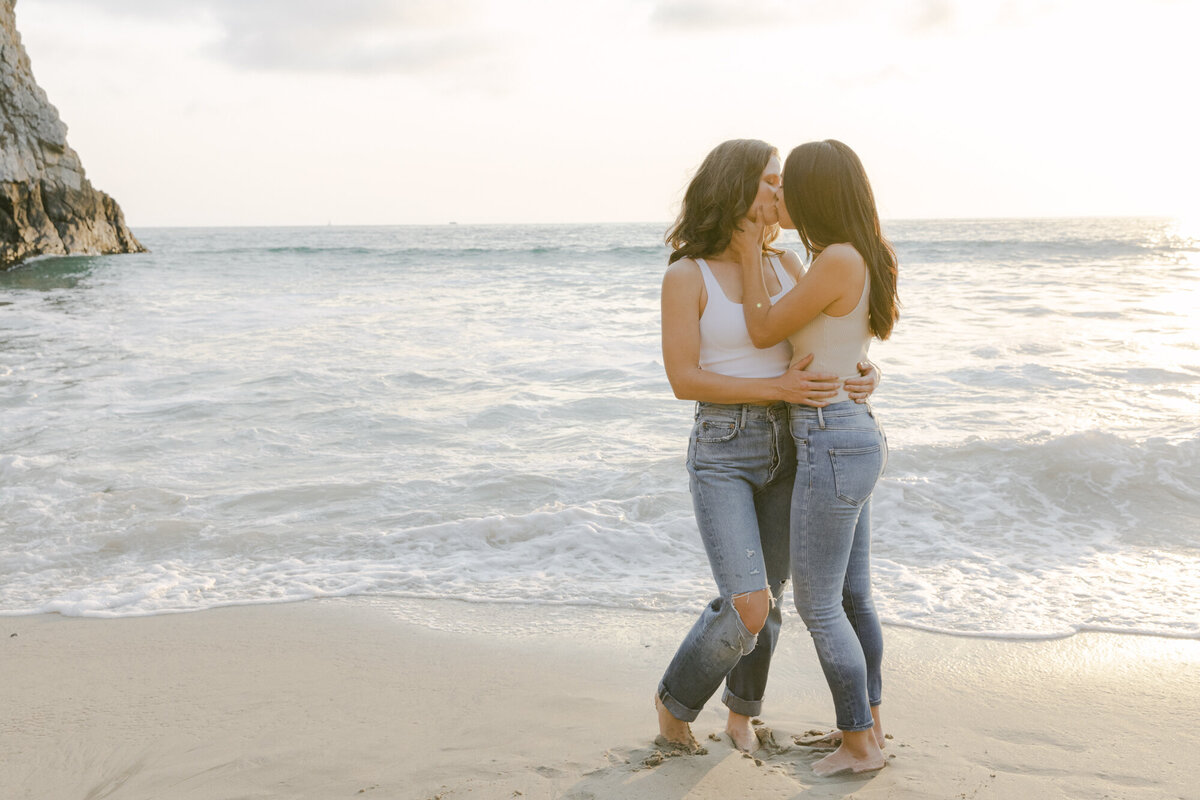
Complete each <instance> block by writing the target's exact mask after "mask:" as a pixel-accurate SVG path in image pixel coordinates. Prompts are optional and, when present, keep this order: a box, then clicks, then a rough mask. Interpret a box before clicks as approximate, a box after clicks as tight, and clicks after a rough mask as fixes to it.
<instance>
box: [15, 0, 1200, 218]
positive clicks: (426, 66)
mask: <svg viewBox="0 0 1200 800" xmlns="http://www.w3.org/2000/svg"><path fill="white" fill-rule="evenodd" d="M16 12H17V24H18V28H19V30H20V31H21V33H22V36H23V39H24V42H25V47H26V50H27V51H28V53H29V55H30V58H31V59H32V62H33V69H34V75H35V77H36V78H37V80H38V82H39V83H40V84H41V86H42V88H44V89H45V90H46V92H47V93H48V95H49V97H50V100H51V102H52V103H54V104H55V105H56V106H57V108H58V110H59V113H60V114H61V116H62V118H63V120H64V121H65V122H66V123H67V125H68V128H69V133H68V142H69V143H70V144H71V146H72V147H73V148H74V149H75V150H76V151H77V152H78V153H79V154H80V156H81V158H82V160H83V163H84V167H85V168H86V169H87V172H88V176H89V178H91V180H92V182H93V183H94V184H95V185H96V186H97V187H99V188H101V189H103V190H105V191H107V192H109V193H110V194H112V195H113V196H114V197H115V198H116V199H117V201H118V202H119V203H120V204H121V205H122V207H123V208H124V209H125V213H126V217H127V219H128V221H129V222H130V224H131V225H132V226H133V227H135V228H136V227H138V226H156V225H287V224H295V225H304V224H325V223H327V222H332V223H334V224H404V223H440V222H447V221H450V220H455V221H459V222H463V223H472V222H624V221H631V222H632V221H655V222H658V221H666V220H668V219H670V218H671V217H673V216H674V214H675V212H676V210H677V203H678V201H679V197H680V196H681V193H682V189H683V187H684V186H685V184H686V182H687V179H688V177H689V176H690V174H691V171H692V170H693V169H694V168H695V167H696V165H697V164H698V163H699V162H700V160H701V159H702V158H703V157H704V154H705V153H706V152H707V151H708V150H709V149H711V148H712V147H713V146H714V145H716V144H717V143H718V142H720V141H722V140H724V139H728V138H734V137H755V138H762V139H766V140H767V141H769V142H771V143H772V144H774V145H776V146H777V147H779V148H780V149H781V150H782V151H783V152H784V153H786V151H787V150H788V149H790V148H791V147H793V146H795V145H797V144H800V143H802V142H804V141H808V140H811V139H823V138H838V139H842V140H843V141H845V142H846V143H848V144H849V145H851V146H852V147H853V148H855V149H856V150H857V151H858V153H859V155H860V156H861V157H862V159H863V162H864V163H865V164H866V167H867V171H868V173H869V175H870V176H871V179H872V181H873V183H874V185H875V189H876V194H877V196H878V198H879V201H880V206H881V211H882V213H883V215H884V216H885V217H890V218H913V217H991V216H1005V217H1014V216H1043V215H1044V216H1074V215H1110V214H1111V215H1142V214H1153V215H1171V216H1184V217H1187V218H1190V219H1191V220H1192V221H1195V220H1196V219H1200V192H1198V191H1197V187H1198V184H1200V157H1198V156H1197V154H1196V150H1195V147H1196V145H1195V142H1196V140H1197V139H1198V138H1200V134H1198V133H1197V124H1196V122H1197V116H1200V115H1198V114H1197V111H1196V106H1197V99H1196V98H1197V88H1196V77H1197V67H1196V61H1195V56H1194V55H1193V54H1192V53H1193V49H1194V47H1195V44H1196V33H1197V31H1198V30H1200V3H1195V2H1190V0H1146V1H1145V2H1132V1H1131V2H1105V1H1103V0H915V1H912V2H868V0H825V1H824V2H814V1H813V0H694V1H689V0H494V1H493V2H487V1H486V0H339V2H333V0H20V2H19V3H18V5H17V9H16Z"/></svg>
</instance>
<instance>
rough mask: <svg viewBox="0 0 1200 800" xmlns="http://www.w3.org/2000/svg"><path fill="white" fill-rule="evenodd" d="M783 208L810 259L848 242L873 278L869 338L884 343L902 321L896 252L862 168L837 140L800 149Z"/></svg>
mask: <svg viewBox="0 0 1200 800" xmlns="http://www.w3.org/2000/svg"><path fill="white" fill-rule="evenodd" d="M783 202H784V204H785V205H787V210H788V216H790V217H791V218H792V223H793V224H795V226H796V232H797V233H799V234H800V241H802V242H804V249H805V250H807V251H808V254H809V255H810V256H812V255H814V254H816V253H819V252H821V251H822V250H824V249H825V248H826V247H828V246H829V245H831V244H840V243H842V242H849V243H850V244H852V245H854V249H855V250H857V251H858V253H859V255H861V256H862V257H863V260H864V261H865V262H866V263H867V270H868V273H869V274H870V277H871V298H870V326H871V333H873V334H875V336H877V337H878V338H880V339H886V338H888V336H890V335H891V333H892V326H893V325H895V324H896V320H897V319H899V318H900V308H899V306H900V302H899V298H898V297H897V294H896V266H897V263H896V251H895V250H893V249H892V245H891V244H890V243H889V242H888V240H887V239H885V238H884V237H883V232H882V230H881V229H880V227H879V212H878V211H877V210H876V208H875V193H874V192H872V191H871V182H870V181H868V180H867V172H866V170H864V169H863V165H862V162H861V161H859V159H858V156H857V155H855V154H854V151H853V150H851V149H850V148H849V147H847V146H846V145H844V144H842V143H841V142H839V141H837V140H836V139H826V140H825V141H823V142H808V143H807V144H802V145H800V146H799V147H797V148H796V149H795V150H793V151H792V152H791V153H789V154H788V157H787V162H786V163H785V164H784V166H783Z"/></svg>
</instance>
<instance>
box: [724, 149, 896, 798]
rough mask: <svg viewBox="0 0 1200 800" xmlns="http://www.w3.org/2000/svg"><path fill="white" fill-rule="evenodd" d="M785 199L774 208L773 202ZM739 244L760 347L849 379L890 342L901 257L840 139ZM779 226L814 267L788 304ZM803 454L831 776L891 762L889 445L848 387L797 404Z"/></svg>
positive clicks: (800, 167) (795, 539) (801, 164)
mask: <svg viewBox="0 0 1200 800" xmlns="http://www.w3.org/2000/svg"><path fill="white" fill-rule="evenodd" d="M772 205H773V206H774V207H772ZM752 216H753V217H754V218H755V221H753V222H748V223H747V224H746V225H744V226H742V230H741V231H740V232H739V234H738V235H737V236H735V242H737V243H738V245H739V247H740V252H741V254H742V278H743V284H744V287H745V289H744V294H743V300H744V303H743V311H744V313H745V318H746V325H747V330H748V331H749V333H750V335H751V337H752V338H753V341H754V343H755V344H757V345H758V346H759V347H772V346H777V345H778V344H779V343H780V342H782V341H784V340H785V339H790V341H791V342H792V345H793V347H795V348H796V349H797V352H802V351H808V352H812V354H813V368H814V369H816V368H819V369H821V370H824V371H828V372H832V373H833V374H835V375H846V374H849V373H850V372H851V370H853V367H854V365H855V364H856V363H857V362H859V361H861V360H863V359H865V358H866V354H867V347H868V346H869V344H870V341H871V338H872V337H873V336H874V337H878V338H880V339H886V338H887V337H888V336H889V335H890V334H891V331H892V326H893V324H894V323H895V321H896V319H897V317H898V316H899V314H898V309H897V300H896V272H897V265H896V255H895V253H894V252H893V250H892V247H891V245H890V244H889V243H888V242H887V240H886V239H885V238H884V237H883V234H882V232H881V230H880V225H879V214H878V212H877V211H876V208H875V197H874V194H873V192H872V191H871V184H870V182H869V181H868V180H867V174H866V172H865V171H864V170H863V166H862V163H861V162H860V161H859V159H858V156H857V155H855V154H854V151H853V150H851V149H850V148H849V147H847V146H846V145H844V144H842V143H841V142H838V141H835V140H826V141H823V142H810V143H808V144H804V145H801V146H800V147H797V148H796V149H795V150H793V151H792V152H791V153H790V154H789V155H788V158H787V164H786V165H785V167H784V171H783V185H782V187H781V191H779V192H778V193H777V198H776V202H775V203H774V204H772V203H770V202H768V203H764V204H763V205H762V206H760V207H758V208H757V209H755V211H754V213H753V214H752ZM775 220H778V221H779V223H780V224H782V225H784V226H785V227H789V228H795V229H796V230H797V232H798V233H799V234H800V239H801V241H802V242H804V246H805V249H807V250H808V252H809V254H810V255H811V256H812V257H813V261H812V266H811V267H810V268H809V269H808V271H807V272H806V273H805V274H804V275H803V276H802V277H801V278H800V279H799V281H797V285H796V287H795V288H793V289H792V290H791V291H789V292H788V293H787V294H786V295H785V296H784V297H782V298H779V299H778V302H775V301H773V300H772V299H771V298H770V297H769V296H768V290H767V289H764V287H763V283H764V281H769V280H770V270H769V269H766V268H764V265H763V263H762V262H763V258H762V256H761V255H758V254H757V253H756V252H755V251H757V250H761V243H762V242H766V241H770V239H771V238H773V236H774V231H773V225H771V224H770V223H772V222H774V221H775ZM789 421H790V426H791V433H792V439H793V442H794V444H795V448H796V479H795V481H794V487H793V494H792V508H791V529H792V533H791V545H792V546H791V555H792V574H793V575H794V577H795V592H794V594H795V600H796V608H797V609H798V610H799V611H800V616H801V617H802V618H803V619H804V624H805V625H806V626H807V627H808V630H809V632H810V633H811V634H812V638H813V644H814V645H815V646H816V649H817V656H818V658H819V659H820V661H821V667H822V669H823V670H824V672H825V677H826V680H827V682H828V683H829V689H830V694H831V695H832V698H833V703H834V709H835V711H836V713H837V727H838V730H839V731H840V732H841V733H840V735H836V734H835V735H834V737H833V738H835V739H840V744H839V747H838V749H837V750H836V751H835V752H833V753H832V754H830V755H828V756H826V757H825V758H823V759H821V760H820V761H818V762H817V763H816V764H814V765H813V771H814V772H816V773H817V774H818V775H821V776H826V775H832V774H835V773H838V772H844V771H851V772H866V771H869V770H874V769H879V768H881V767H882V766H883V765H884V764H885V763H886V762H885V761H884V758H883V753H882V752H881V750H880V749H881V747H882V746H883V745H884V743H885V736H884V733H883V723H882V719H881V709H880V704H881V702H882V696H881V693H882V678H881V668H882V661H883V634H882V630H881V628H880V625H879V616H878V614H876V612H875V606H874V602H873V601H872V598H871V576H870V552H871V494H872V492H873V491H874V488H875V484H876V482H877V481H878V479H879V476H880V475H881V474H882V472H883V468H884V466H885V465H886V464H887V440H886V439H885V438H884V435H883V431H882V429H881V428H880V427H879V423H878V422H877V421H876V419H875V414H874V412H873V411H872V410H871V408H870V406H869V405H858V404H856V403H854V402H850V400H849V398H848V396H846V395H843V394H841V393H839V394H838V396H836V397H834V398H833V402H831V403H829V404H828V405H826V406H825V407H823V408H812V407H810V406H804V405H792V406H790V407H789Z"/></svg>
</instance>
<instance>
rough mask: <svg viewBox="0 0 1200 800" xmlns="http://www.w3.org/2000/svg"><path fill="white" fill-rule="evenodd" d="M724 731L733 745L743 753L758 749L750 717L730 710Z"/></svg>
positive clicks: (756, 737) (756, 736)
mask: <svg viewBox="0 0 1200 800" xmlns="http://www.w3.org/2000/svg"><path fill="white" fill-rule="evenodd" d="M725 733H727V734H729V738H730V739H732V740H733V746H734V747H736V748H737V749H738V750H741V751H742V752H743V753H753V752H754V751H755V750H757V749H758V735H757V734H756V733H755V732H754V726H753V725H751V724H750V717H747V716H746V715H745V714H736V713H734V712H733V711H730V712H729V719H728V720H726V722H725Z"/></svg>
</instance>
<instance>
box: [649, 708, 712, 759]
mask: <svg viewBox="0 0 1200 800" xmlns="http://www.w3.org/2000/svg"><path fill="white" fill-rule="evenodd" d="M654 707H655V708H656V709H658V732H659V736H658V738H657V739H655V740H654V743H655V744H657V745H658V746H659V747H673V748H677V749H679V750H685V751H687V752H689V753H695V752H697V751H699V750H701V749H702V748H701V747H700V743H699V742H697V741H696V737H695V736H692V726H691V725H688V724H687V723H686V722H684V721H683V720H681V719H676V717H675V715H674V714H672V713H671V712H670V711H669V710H668V709H667V707H666V706H664V705H663V703H662V700H660V699H659V697H658V695H654Z"/></svg>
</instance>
